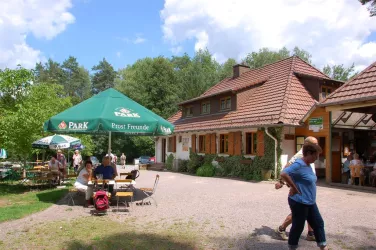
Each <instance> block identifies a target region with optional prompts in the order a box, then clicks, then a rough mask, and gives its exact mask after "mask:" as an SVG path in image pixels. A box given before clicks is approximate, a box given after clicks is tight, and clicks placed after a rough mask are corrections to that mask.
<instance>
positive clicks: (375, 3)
mask: <svg viewBox="0 0 376 250" xmlns="http://www.w3.org/2000/svg"><path fill="white" fill-rule="evenodd" d="M359 2H361V4H363V5H368V7H367V9H368V11H369V13H370V16H376V0H359Z"/></svg>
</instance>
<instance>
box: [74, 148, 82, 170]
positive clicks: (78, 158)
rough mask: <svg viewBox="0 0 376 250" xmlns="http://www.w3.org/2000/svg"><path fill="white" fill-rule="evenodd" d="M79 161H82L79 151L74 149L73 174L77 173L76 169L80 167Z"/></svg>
mask: <svg viewBox="0 0 376 250" xmlns="http://www.w3.org/2000/svg"><path fill="white" fill-rule="evenodd" d="M81 163H82V156H81V154H80V151H78V150H76V151H74V155H73V169H74V173H75V174H77V170H78V168H79V167H80V165H81Z"/></svg>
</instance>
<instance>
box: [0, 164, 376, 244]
mask: <svg viewBox="0 0 376 250" xmlns="http://www.w3.org/2000/svg"><path fill="white" fill-rule="evenodd" d="M123 171H124V170H123ZM156 174H159V175H160V182H159V185H158V188H157V192H156V199H157V202H158V207H155V206H154V205H145V206H143V207H141V206H134V209H133V211H132V213H131V215H129V214H124V213H123V214H120V213H112V212H110V213H109V214H108V215H107V216H108V218H109V219H111V220H114V221H119V222H124V221H126V220H130V219H132V221H133V223H136V224H137V225H138V226H141V227H143V226H145V228H146V227H150V226H152V225H162V227H163V226H167V225H171V224H177V223H184V224H182V225H184V226H185V227H189V228H191V229H192V230H193V231H195V232H196V233H197V234H199V235H202V236H203V237H202V241H203V243H202V244H200V245H201V246H204V247H203V248H205V249H206V248H207V249H287V242H286V241H281V240H279V239H278V238H277V237H276V235H275V233H274V229H275V228H276V227H277V226H278V225H279V224H280V223H281V222H282V221H283V219H284V218H285V216H286V215H287V214H288V213H289V208H288V204H287V193H288V190H287V188H283V189H281V190H275V189H274V185H272V184H271V183H268V182H261V183H252V182H245V181H240V180H231V179H223V178H203V177H196V176H190V175H184V174H179V173H171V172H154V171H141V175H140V177H139V178H138V179H137V180H136V181H137V184H136V187H152V185H153V182H154V178H155V175H156ZM64 203H65V204H66V202H64V201H62V202H61V204H57V205H53V206H52V207H51V208H49V209H47V210H45V211H43V212H40V213H37V214H34V215H32V216H29V217H27V218H24V219H21V220H17V221H11V222H5V223H2V224H0V240H2V241H4V242H6V238H7V236H8V237H9V235H13V237H17V234H16V233H15V232H25V228H28V227H31V225H35V224H37V223H38V222H43V221H46V220H51V221H54V220H72V219H74V218H78V217H82V216H90V214H89V209H87V208H83V207H82V206H75V207H68V206H67V205H65V204H64ZM318 206H319V208H320V211H321V214H322V216H323V218H324V220H325V229H326V233H327V240H328V244H329V245H330V247H331V249H376V220H375V219H376V215H375V211H376V210H375V209H376V193H366V192H359V191H350V190H342V189H338V188H332V187H327V186H320V187H319V188H318ZM68 208H72V209H68ZM56 214H59V216H58V217H57V216H56ZM26 231H27V230H26ZM305 232H306V230H305ZM305 232H304V235H305ZM18 236H19V235H18ZM300 246H301V249H317V247H316V245H315V242H307V241H306V240H304V239H303V238H302V239H301V241H300Z"/></svg>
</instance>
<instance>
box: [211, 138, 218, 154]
mask: <svg viewBox="0 0 376 250" xmlns="http://www.w3.org/2000/svg"><path fill="white" fill-rule="evenodd" d="M216 139H217V134H215V133H214V134H211V135H210V153H211V154H216V153H217V141H216Z"/></svg>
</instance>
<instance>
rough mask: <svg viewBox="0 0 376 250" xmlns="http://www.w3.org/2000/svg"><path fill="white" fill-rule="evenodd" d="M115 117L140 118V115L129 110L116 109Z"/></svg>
mask: <svg viewBox="0 0 376 250" xmlns="http://www.w3.org/2000/svg"><path fill="white" fill-rule="evenodd" d="M114 114H115V116H119V117H134V118H140V115H139V114H138V113H134V112H133V110H131V109H128V108H123V107H119V108H116V109H115V111H114Z"/></svg>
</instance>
